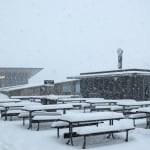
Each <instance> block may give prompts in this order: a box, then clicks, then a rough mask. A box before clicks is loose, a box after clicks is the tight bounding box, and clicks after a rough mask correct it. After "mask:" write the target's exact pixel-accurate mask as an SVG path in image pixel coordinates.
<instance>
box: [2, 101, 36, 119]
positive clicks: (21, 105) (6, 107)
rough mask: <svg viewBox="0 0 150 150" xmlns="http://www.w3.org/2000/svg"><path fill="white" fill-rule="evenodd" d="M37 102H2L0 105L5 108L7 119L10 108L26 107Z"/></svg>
mask: <svg viewBox="0 0 150 150" xmlns="http://www.w3.org/2000/svg"><path fill="white" fill-rule="evenodd" d="M33 104H35V103H33V102H18V103H14V102H13V103H0V107H2V108H4V110H3V112H4V114H5V120H7V114H6V113H7V111H8V110H9V109H14V108H21V107H24V106H26V105H33Z"/></svg>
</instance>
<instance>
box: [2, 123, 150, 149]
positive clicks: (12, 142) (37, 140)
mask: <svg viewBox="0 0 150 150" xmlns="http://www.w3.org/2000/svg"><path fill="white" fill-rule="evenodd" d="M136 122H137V123H138V125H137V128H136V130H134V131H131V132H130V133H129V141H128V142H125V141H124V139H125V133H119V134H115V139H107V138H106V136H107V135H100V136H94V137H88V138H87V149H91V150H99V149H101V150H112V149H115V150H120V149H121V150H127V149H129V150H130V149H131V150H141V149H146V148H148V147H150V142H149V139H150V129H144V127H145V120H137V121H136ZM49 126H50V124H42V125H41V130H40V131H36V130H35V128H34V129H32V130H28V129H27V126H25V127H23V126H22V121H20V120H16V121H3V120H0V150H42V149H43V150H50V149H54V150H71V149H81V147H82V142H83V137H80V138H79V137H78V138H74V146H70V145H66V144H65V142H66V139H63V132H65V131H68V130H67V129H63V130H62V131H61V132H60V133H61V137H60V139H57V137H56V129H53V128H50V127H49Z"/></svg>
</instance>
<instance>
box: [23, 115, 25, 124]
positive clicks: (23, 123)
mask: <svg viewBox="0 0 150 150" xmlns="http://www.w3.org/2000/svg"><path fill="white" fill-rule="evenodd" d="M24 125H25V117H23V126H24Z"/></svg>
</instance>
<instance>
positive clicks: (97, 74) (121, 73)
mask: <svg viewBox="0 0 150 150" xmlns="http://www.w3.org/2000/svg"><path fill="white" fill-rule="evenodd" d="M135 74H136V75H149V76H150V70H149V69H120V70H109V71H101V72H87V73H80V75H78V76H73V77H67V78H68V79H83V78H94V77H105V76H129V75H135Z"/></svg>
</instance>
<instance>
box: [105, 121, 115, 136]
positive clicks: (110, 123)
mask: <svg viewBox="0 0 150 150" xmlns="http://www.w3.org/2000/svg"><path fill="white" fill-rule="evenodd" d="M109 125H110V126H112V125H113V120H112V119H110V120H109ZM111 136H112V138H113V139H114V138H115V137H114V134H113V133H110V134H109V135H108V136H107V138H110V137H111Z"/></svg>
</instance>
